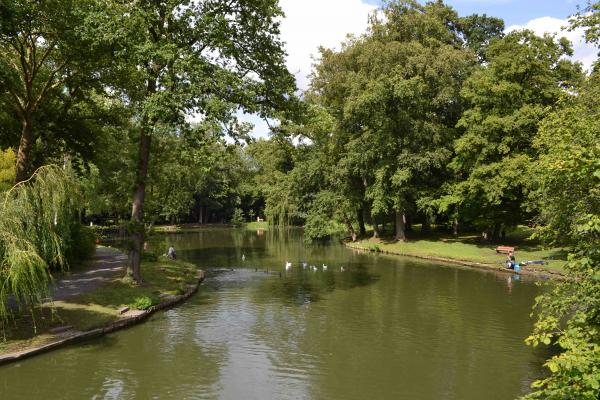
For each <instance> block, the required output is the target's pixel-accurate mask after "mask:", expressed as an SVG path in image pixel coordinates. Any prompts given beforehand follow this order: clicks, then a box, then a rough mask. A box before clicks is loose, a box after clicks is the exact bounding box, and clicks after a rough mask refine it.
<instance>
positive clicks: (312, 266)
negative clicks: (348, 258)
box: [285, 261, 344, 272]
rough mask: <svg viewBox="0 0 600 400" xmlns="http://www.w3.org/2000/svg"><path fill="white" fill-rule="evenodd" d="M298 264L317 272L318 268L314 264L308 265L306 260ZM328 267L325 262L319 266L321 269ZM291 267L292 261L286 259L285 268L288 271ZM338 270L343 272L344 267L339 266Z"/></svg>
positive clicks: (324, 269)
mask: <svg viewBox="0 0 600 400" xmlns="http://www.w3.org/2000/svg"><path fill="white" fill-rule="evenodd" d="M300 265H302V269H307V268H308V269H309V270H311V271H314V272H317V271H318V270H319V268H318V267H317V266H316V265H308V263H307V262H306V261H302V262H301V263H300ZM328 268H329V267H328V266H327V265H325V264H323V265H322V266H321V269H322V270H323V271H327V269H328ZM291 269H292V263H291V262H290V261H286V262H285V270H286V271H289V270H291ZM340 272H344V267H340Z"/></svg>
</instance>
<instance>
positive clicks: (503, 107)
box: [443, 31, 581, 233]
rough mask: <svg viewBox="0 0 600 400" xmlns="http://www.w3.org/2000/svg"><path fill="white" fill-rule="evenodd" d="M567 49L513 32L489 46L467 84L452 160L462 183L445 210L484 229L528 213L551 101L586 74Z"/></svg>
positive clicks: (452, 187)
mask: <svg viewBox="0 0 600 400" xmlns="http://www.w3.org/2000/svg"><path fill="white" fill-rule="evenodd" d="M569 53H570V49H569V48H568V47H566V46H565V45H564V44H563V43H562V42H561V43H559V42H557V41H555V40H554V38H553V37H551V36H544V37H538V36H536V35H534V34H533V33H532V32H530V31H519V32H512V33H510V34H508V35H506V36H505V37H504V38H503V39H500V40H496V41H494V42H493V43H491V44H490V45H489V46H488V48H487V49H486V57H487V58H488V63H487V64H486V65H484V66H482V67H481V68H479V69H478V70H477V71H475V72H474V73H473V74H472V75H471V77H470V78H469V79H468V81H467V82H466V84H465V87H464V88H463V90H462V96H463V98H464V99H465V100H466V101H467V102H468V104H469V107H468V108H467V109H466V110H465V111H464V113H463V114H462V117H461V119H460V121H459V122H458V127H459V128H462V129H464V133H463V134H462V135H461V137H460V138H459V139H457V140H456V142H455V146H454V150H455V153H456V155H455V157H454V159H453V160H452V163H451V164H450V166H451V168H452V169H453V171H454V174H455V176H456V177H457V181H456V182H455V183H453V184H452V183H450V182H448V183H447V184H446V193H447V194H448V197H447V198H446V199H447V200H453V201H454V204H453V205H452V206H451V207H449V204H448V201H445V202H444V203H446V204H444V207H443V208H444V209H451V210H454V211H455V212H456V210H459V212H458V213H459V214H460V215H459V216H460V217H461V219H462V220H463V221H469V222H471V223H472V224H474V225H476V226H477V227H480V228H482V229H490V230H491V228H492V227H496V229H495V231H496V233H498V228H497V227H498V226H500V225H508V226H513V225H515V224H516V223H518V221H523V220H524V219H525V218H526V217H527V216H528V214H527V212H526V208H525V200H526V195H527V192H528V191H529V190H530V189H531V186H532V184H531V182H532V178H531V176H530V175H529V174H527V173H526V172H527V171H528V170H529V168H528V167H529V165H530V163H531V162H532V160H534V159H535V157H536V149H535V148H534V147H533V141H534V138H535V136H536V134H537V131H538V127H539V124H540V121H541V120H542V119H543V117H544V116H545V115H546V113H547V110H548V107H554V106H555V104H556V102H557V101H558V99H559V97H560V96H561V94H562V93H563V92H564V90H565V89H571V90H573V89H574V87H575V85H576V84H577V83H579V81H580V80H581V72H580V69H579V67H578V66H577V65H573V64H572V63H571V62H569V61H566V60H565V59H564V56H565V55H567V54H569Z"/></svg>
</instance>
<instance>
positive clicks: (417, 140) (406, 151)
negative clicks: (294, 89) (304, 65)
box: [312, 1, 476, 240]
mask: <svg viewBox="0 0 600 400" xmlns="http://www.w3.org/2000/svg"><path fill="white" fill-rule="evenodd" d="M383 12H384V15H385V18H382V19H381V20H379V19H377V18H373V19H372V23H371V26H370V30H369V33H368V35H366V36H365V37H362V38H359V39H355V40H351V41H349V42H348V43H347V44H346V45H345V47H344V48H343V49H342V51H340V52H333V51H330V50H323V51H322V61H321V63H320V64H319V65H318V66H317V68H316V72H315V76H314V79H313V81H312V89H313V91H314V95H313V96H314V98H315V99H316V101H318V102H320V104H322V105H323V106H324V107H325V108H327V109H328V110H330V112H331V114H332V115H333V116H334V117H335V118H336V119H337V121H338V130H337V132H336V135H337V140H340V141H341V142H343V143H344V147H345V149H344V152H343V153H342V154H341V155H342V157H343V158H345V159H346V160H347V161H344V162H343V163H344V164H348V165H349V166H350V167H351V168H352V170H353V172H354V174H353V175H354V176H355V177H356V179H355V180H356V181H358V182H361V183H362V185H363V192H364V201H365V203H366V204H367V205H368V208H369V209H370V211H371V212H370V214H372V218H373V221H375V218H376V217H377V216H380V217H384V216H386V215H387V214H388V213H389V212H390V211H391V212H393V213H394V214H395V216H396V218H395V220H396V238H397V239H398V240H404V239H405V228H406V227H405V225H406V224H405V221H406V218H407V214H408V213H409V212H411V211H413V212H414V211H415V208H416V203H417V202H418V201H419V200H420V199H421V197H423V195H424V193H426V192H428V187H429V186H431V185H432V184H434V180H433V179H432V177H434V176H436V175H437V174H438V173H439V172H440V171H441V170H442V169H443V168H444V167H445V165H446V162H447V160H449V158H450V157H451V155H452V153H451V150H450V146H449V144H450V143H451V142H452V140H453V139H454V138H455V137H456V130H455V128H454V126H455V124H456V122H457V120H458V118H459V116H460V111H461V102H460V98H459V92H460V89H461V87H462V83H463V82H464V81H465V80H466V78H467V77H468V75H469V73H470V71H471V68H472V67H473V66H474V65H475V63H476V60H475V57H474V53H473V52H470V51H468V50H466V49H465V48H464V46H463V36H462V34H461V33H460V31H459V18H458V16H457V14H456V13H455V12H454V10H452V9H451V8H450V7H448V6H446V5H444V4H442V3H441V2H430V3H427V4H426V5H420V4H419V3H417V2H414V1H395V2H390V3H388V4H386V6H385V7H384V8H383ZM351 187H355V186H354V185H351ZM373 227H374V234H375V235H377V234H378V229H377V223H374V224H373Z"/></svg>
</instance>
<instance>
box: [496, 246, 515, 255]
mask: <svg viewBox="0 0 600 400" xmlns="http://www.w3.org/2000/svg"><path fill="white" fill-rule="evenodd" d="M511 251H512V252H514V251H515V248H514V247H510V246H498V247H496V253H505V254H508V253H510V252H511Z"/></svg>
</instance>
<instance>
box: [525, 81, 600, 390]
mask: <svg viewBox="0 0 600 400" xmlns="http://www.w3.org/2000/svg"><path fill="white" fill-rule="evenodd" d="M599 91H600V84H599V77H598V75H597V74H593V75H592V76H590V77H589V78H588V79H587V82H586V84H585V85H584V87H583V88H582V90H581V92H580V93H579V94H578V95H577V96H573V95H565V99H564V100H563V102H562V103H561V107H560V109H559V110H557V111H555V112H554V113H552V114H550V115H549V116H548V117H547V118H546V119H545V120H544V122H543V123H542V127H541V130H540V134H539V136H538V138H537V140H536V145H537V147H538V148H539V149H540V151H541V153H542V154H541V156H540V160H539V163H538V164H537V165H536V166H535V168H534V173H535V174H536V175H535V176H536V178H537V185H538V186H537V190H536V191H535V192H534V195H535V200H536V201H535V204H536V205H537V207H538V208H539V210H540V223H541V224H542V225H541V227H540V232H539V234H540V236H541V237H542V238H544V239H546V240H547V241H548V242H551V243H568V244H570V245H571V248H572V250H571V254H570V256H569V262H568V263H567V265H566V267H565V269H566V271H567V277H568V279H567V280H566V281H564V282H561V283H559V284H557V285H556V286H555V287H554V288H553V289H552V290H550V291H549V292H548V293H546V294H544V295H542V296H541V297H539V298H538V299H537V300H536V305H535V310H536V311H537V321H536V324H535V328H534V331H533V334H532V335H531V336H530V337H529V338H528V339H527V342H528V343H529V344H531V345H533V346H537V345H539V344H541V343H543V344H546V345H548V344H551V343H554V344H556V345H558V346H559V348H560V352H559V353H558V354H557V355H555V356H554V357H552V358H551V359H550V360H548V361H547V362H546V364H545V365H546V367H547V368H548V369H549V371H550V375H549V376H548V377H546V378H544V379H541V380H539V381H537V382H535V384H534V389H535V390H534V392H533V393H532V394H530V395H529V396H526V397H525V398H527V399H550V400H553V399H566V398H569V399H590V400H591V399H597V398H599V397H600V382H599V379H600V319H599V316H600V279H598V276H600V122H599V121H600V119H599V117H600V100H599V99H600V96H599V93H600V92H599Z"/></svg>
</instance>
